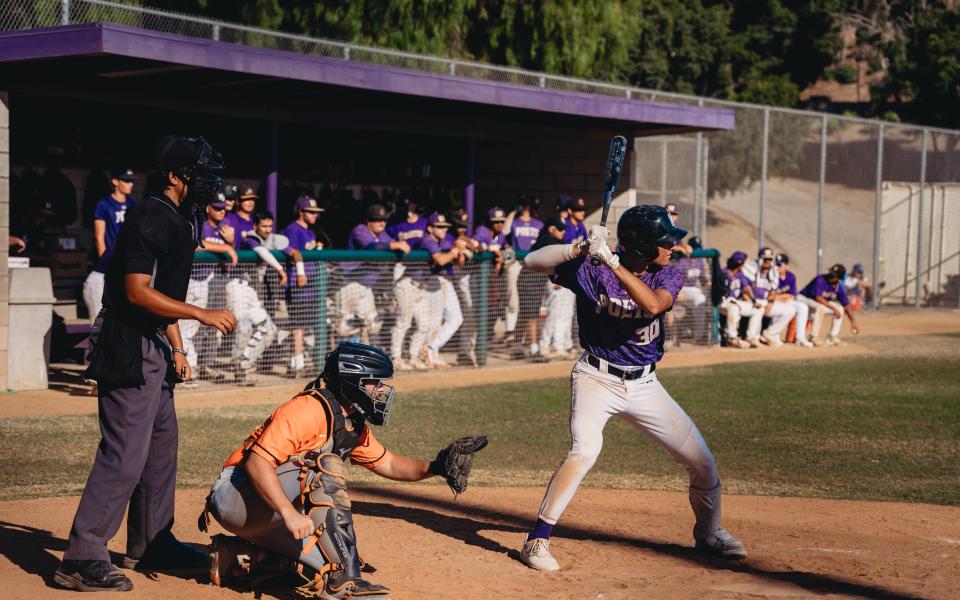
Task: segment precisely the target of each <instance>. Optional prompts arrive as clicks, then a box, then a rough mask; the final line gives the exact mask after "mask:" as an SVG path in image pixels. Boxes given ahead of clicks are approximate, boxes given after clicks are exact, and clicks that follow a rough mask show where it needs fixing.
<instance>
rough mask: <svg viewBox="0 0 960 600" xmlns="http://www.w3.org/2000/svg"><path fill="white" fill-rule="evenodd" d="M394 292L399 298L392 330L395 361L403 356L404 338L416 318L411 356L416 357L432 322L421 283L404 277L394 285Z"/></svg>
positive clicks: (392, 351)
mask: <svg viewBox="0 0 960 600" xmlns="http://www.w3.org/2000/svg"><path fill="white" fill-rule="evenodd" d="M393 293H394V295H395V297H396V300H397V320H396V322H395V323H394V325H393V329H392V330H391V331H390V357H391V358H392V359H393V360H394V361H397V360H399V359H400V358H402V357H403V338H405V337H406V335H407V331H409V329H410V326H411V325H412V324H413V321H414V319H416V321H417V329H416V331H415V332H414V334H413V336H411V338H410V358H416V357H417V355H418V354H419V352H420V348H421V347H422V346H423V342H424V340H425V339H426V337H427V328H428V325H429V322H430V306H429V305H428V304H427V302H426V298H427V296H426V292H425V291H424V289H423V288H422V287H421V286H420V284H418V283H416V282H414V281H413V280H412V279H410V278H409V277H403V278H402V279H400V281H398V282H397V285H395V286H394V288H393Z"/></svg>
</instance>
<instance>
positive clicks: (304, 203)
mask: <svg viewBox="0 0 960 600" xmlns="http://www.w3.org/2000/svg"><path fill="white" fill-rule="evenodd" d="M297 210H302V211H304V212H313V213H320V212H323V209H322V208H320V206H318V205H317V201H316V199H315V198H313V197H311V196H308V195H307V194H303V195H301V196H300V197H299V198H297Z"/></svg>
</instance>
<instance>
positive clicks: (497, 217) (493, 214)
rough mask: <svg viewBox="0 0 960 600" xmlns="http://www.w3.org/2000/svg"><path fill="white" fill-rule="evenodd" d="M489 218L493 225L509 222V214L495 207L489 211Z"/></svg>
mask: <svg viewBox="0 0 960 600" xmlns="http://www.w3.org/2000/svg"><path fill="white" fill-rule="evenodd" d="M487 218H488V219H490V222H491V223H502V222H504V221H506V220H507V214H506V213H505V212H503V209H502V208H500V207H499V206H494V207H493V208H491V209H490V210H489V211H487Z"/></svg>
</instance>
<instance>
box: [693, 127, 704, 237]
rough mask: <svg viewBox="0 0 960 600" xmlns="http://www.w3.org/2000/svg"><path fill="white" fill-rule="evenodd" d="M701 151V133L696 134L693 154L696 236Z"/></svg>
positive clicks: (698, 231)
mask: <svg viewBox="0 0 960 600" xmlns="http://www.w3.org/2000/svg"><path fill="white" fill-rule="evenodd" d="M702 152H703V134H701V133H698V134H697V150H696V153H695V155H694V161H696V162H695V163H694V166H693V206H692V207H691V208H692V209H693V211H692V212H693V234H694V235H696V236H699V235H700V170H701V169H702V168H703V164H702V163H701V162H700V158H701V155H702Z"/></svg>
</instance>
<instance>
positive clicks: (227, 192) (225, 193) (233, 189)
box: [217, 183, 240, 200]
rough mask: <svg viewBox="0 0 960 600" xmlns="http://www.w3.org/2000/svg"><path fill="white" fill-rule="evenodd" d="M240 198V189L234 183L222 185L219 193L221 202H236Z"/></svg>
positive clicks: (218, 196)
mask: <svg viewBox="0 0 960 600" xmlns="http://www.w3.org/2000/svg"><path fill="white" fill-rule="evenodd" d="M239 197H240V188H238V187H237V186H235V185H234V184H232V183H225V184H223V185H221V186H220V191H219V192H217V198H218V199H220V200H236V199H237V198H239Z"/></svg>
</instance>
